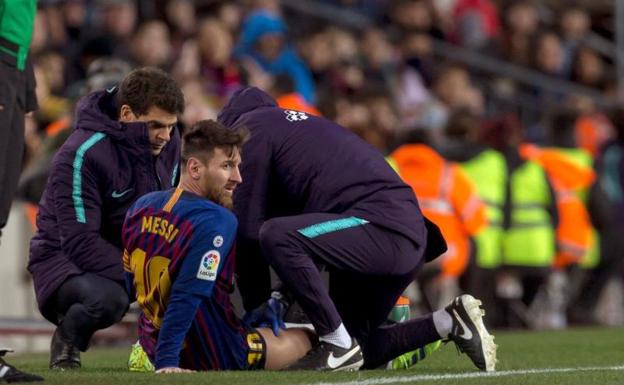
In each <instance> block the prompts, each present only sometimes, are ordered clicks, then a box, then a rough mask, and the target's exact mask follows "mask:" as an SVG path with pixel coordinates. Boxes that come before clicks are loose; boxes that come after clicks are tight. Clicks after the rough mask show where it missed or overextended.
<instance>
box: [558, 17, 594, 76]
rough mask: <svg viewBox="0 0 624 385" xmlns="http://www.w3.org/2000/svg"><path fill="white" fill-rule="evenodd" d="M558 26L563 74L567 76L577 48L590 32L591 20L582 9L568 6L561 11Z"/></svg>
mask: <svg viewBox="0 0 624 385" xmlns="http://www.w3.org/2000/svg"><path fill="white" fill-rule="evenodd" d="M559 26H560V31H561V36H562V46H563V72H564V73H565V74H568V73H570V71H572V67H573V63H574V58H575V57H576V56H577V50H578V48H579V47H580V45H581V44H583V42H584V41H585V40H586V39H587V35H588V34H589V32H590V28H591V20H590V18H589V14H588V13H587V11H586V10H584V9H583V8H582V7H580V6H575V5H572V6H570V5H568V6H566V7H564V8H563V10H562V13H561V17H560V19H559Z"/></svg>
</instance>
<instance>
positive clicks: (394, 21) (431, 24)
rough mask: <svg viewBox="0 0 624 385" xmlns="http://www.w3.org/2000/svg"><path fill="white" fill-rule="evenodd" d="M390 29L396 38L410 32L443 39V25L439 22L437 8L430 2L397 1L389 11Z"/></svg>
mask: <svg viewBox="0 0 624 385" xmlns="http://www.w3.org/2000/svg"><path fill="white" fill-rule="evenodd" d="M388 18H389V19H390V23H389V27H390V28H391V33H392V34H394V35H395V36H401V35H402V34H404V33H408V32H425V33H428V34H429V35H431V36H432V37H435V38H437V39H443V38H444V33H443V32H442V29H441V23H440V22H439V21H438V20H437V17H436V12H435V8H434V7H433V5H432V2H431V1H428V0H395V1H392V2H391V3H390V5H389V9H388Z"/></svg>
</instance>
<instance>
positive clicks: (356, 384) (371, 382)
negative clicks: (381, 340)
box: [309, 365, 624, 385]
mask: <svg viewBox="0 0 624 385" xmlns="http://www.w3.org/2000/svg"><path fill="white" fill-rule="evenodd" d="M608 370H616V371H620V370H624V365H621V366H590V367H584V368H544V369H526V370H502V371H500V372H474V373H458V374H417V375H414V376H400V377H383V378H369V379H366V380H364V379H362V380H355V381H346V382H314V383H311V384H309V385H380V384H396V383H403V382H414V381H426V380H458V379H466V378H483V377H505V376H517V375H524V374H545V373H570V372H597V371H608Z"/></svg>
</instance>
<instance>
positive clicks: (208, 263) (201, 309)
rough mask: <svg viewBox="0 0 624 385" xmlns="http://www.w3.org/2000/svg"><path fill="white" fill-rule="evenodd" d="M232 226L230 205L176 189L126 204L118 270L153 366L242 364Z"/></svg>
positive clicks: (198, 367)
mask: <svg viewBox="0 0 624 385" xmlns="http://www.w3.org/2000/svg"><path fill="white" fill-rule="evenodd" d="M236 227H237V222H236V218H235V217H234V215H233V214H232V213H231V212H230V211H229V210H227V209H225V208H223V207H221V206H219V205H217V204H216V203H214V202H211V201H209V200H207V199H204V198H201V197H199V196H197V195H195V194H192V193H189V192H185V191H183V190H181V189H172V190H168V191H158V192H154V193H150V194H147V195H145V196H143V197H141V198H140V199H139V200H138V201H137V202H136V203H135V204H134V205H133V206H132V207H131V208H130V210H129V211H128V213H127V215H126V219H125V222H124V226H123V235H122V237H123V244H124V259H123V260H124V270H125V271H126V278H127V282H128V283H129V284H130V285H131V287H130V288H131V290H133V291H134V293H135V297H136V300H137V302H138V304H139V306H140V307H141V310H142V313H141V316H140V318H139V341H140V343H141V345H142V347H143V349H144V350H145V351H146V353H147V354H148V356H149V357H150V360H151V361H152V362H153V363H154V365H155V366H156V368H162V367H168V366H175V367H177V366H179V367H183V368H188V369H193V370H219V369H245V368H248V367H249V363H248V352H249V345H248V344H247V342H246V337H247V332H246V330H245V329H244V328H243V327H242V325H241V323H240V321H239V320H238V318H237V317H236V315H235V313H234V311H233V307H232V304H231V302H230V299H229V296H230V294H231V292H232V291H233V281H232V280H233V273H234V257H233V254H234V253H233V246H232V245H233V241H234V237H235V234H236Z"/></svg>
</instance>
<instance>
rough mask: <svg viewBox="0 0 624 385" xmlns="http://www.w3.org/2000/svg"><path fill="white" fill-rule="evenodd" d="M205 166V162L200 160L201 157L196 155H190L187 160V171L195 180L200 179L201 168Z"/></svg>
mask: <svg viewBox="0 0 624 385" xmlns="http://www.w3.org/2000/svg"><path fill="white" fill-rule="evenodd" d="M202 166H203V164H202V163H201V162H200V161H199V159H197V158H195V157H190V158H189V160H188V162H186V172H187V173H188V175H189V176H190V177H191V179H193V180H198V179H199V178H200V176H201V175H200V173H199V169H200V168H201V167H202Z"/></svg>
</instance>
